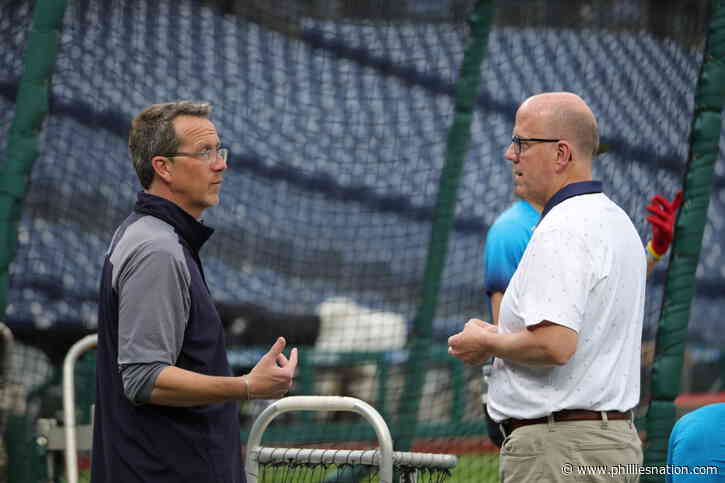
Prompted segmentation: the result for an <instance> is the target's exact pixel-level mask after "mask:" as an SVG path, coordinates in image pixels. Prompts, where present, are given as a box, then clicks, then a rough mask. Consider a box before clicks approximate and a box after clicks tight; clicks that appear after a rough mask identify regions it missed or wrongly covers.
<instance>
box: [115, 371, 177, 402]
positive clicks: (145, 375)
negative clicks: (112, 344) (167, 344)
mask: <svg viewBox="0 0 725 483" xmlns="http://www.w3.org/2000/svg"><path fill="white" fill-rule="evenodd" d="M165 367H169V366H168V364H164V363H163V362H152V363H150V364H127V365H125V366H121V367H120V369H121V379H123V392H124V393H125V394H126V397H127V398H128V400H129V401H131V403H133V404H134V405H136V406H140V405H141V404H146V403H148V402H149V401H150V400H151V391H152V390H153V388H154V384H155V383H156V378H157V377H158V375H159V373H160V372H161V371H162V370H163V369H164V368H165Z"/></svg>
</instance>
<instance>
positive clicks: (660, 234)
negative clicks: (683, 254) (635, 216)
mask: <svg viewBox="0 0 725 483" xmlns="http://www.w3.org/2000/svg"><path fill="white" fill-rule="evenodd" d="M682 194H683V193H682V191H681V190H680V191H678V192H677V195H675V199H674V200H672V202H670V201H669V200H668V199H667V198H665V197H664V196H662V195H654V196H653V197H652V200H651V201H650V203H649V204H648V205H647V211H649V212H650V213H651V215H650V216H648V217H647V221H649V222H650V224H651V225H652V245H651V246H652V250H654V252H655V253H656V254H657V256H658V257H661V256H663V255H664V254H665V253H667V250H668V249H669V248H670V243H672V237H673V235H674V231H675V219H676V218H677V210H678V209H679V208H680V205H681V204H682Z"/></svg>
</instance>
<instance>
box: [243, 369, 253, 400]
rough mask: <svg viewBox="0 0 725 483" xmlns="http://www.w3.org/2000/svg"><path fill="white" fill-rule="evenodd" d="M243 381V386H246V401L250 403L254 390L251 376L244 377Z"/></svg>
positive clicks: (244, 389)
mask: <svg viewBox="0 0 725 483" xmlns="http://www.w3.org/2000/svg"><path fill="white" fill-rule="evenodd" d="M241 379H242V385H243V386H244V388H243V389H242V391H243V394H244V400H245V401H250V400H251V399H252V388H251V387H250V384H249V374H247V375H244V376H242V377H241Z"/></svg>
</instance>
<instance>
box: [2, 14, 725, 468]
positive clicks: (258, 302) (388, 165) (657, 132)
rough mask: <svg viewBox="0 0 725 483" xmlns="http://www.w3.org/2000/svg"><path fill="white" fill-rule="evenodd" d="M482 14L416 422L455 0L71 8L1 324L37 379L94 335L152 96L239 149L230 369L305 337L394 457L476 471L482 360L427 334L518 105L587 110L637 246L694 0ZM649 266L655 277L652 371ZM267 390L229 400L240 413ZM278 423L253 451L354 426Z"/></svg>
mask: <svg viewBox="0 0 725 483" xmlns="http://www.w3.org/2000/svg"><path fill="white" fill-rule="evenodd" d="M494 3H495V7H496V8H495V16H494V19H493V20H492V22H493V25H492V30H491V34H490V36H489V39H488V47H487V54H486V57H485V59H484V64H483V73H482V76H481V79H480V80H481V87H480V93H479V96H478V98H477V102H476V104H475V111H474V116H473V125H472V134H473V136H472V140H471V144H470V146H469V149H468V153H467V156H466V162H465V165H464V173H463V177H462V179H461V184H460V187H459V190H458V195H457V203H456V210H455V220H454V223H453V229H452V231H451V233H450V245H449V248H448V253H447V258H446V265H445V270H444V274H443V279H442V281H441V285H440V291H439V298H438V308H437V312H436V314H435V318H434V321H433V326H432V337H433V342H432V344H431V345H432V347H431V353H430V361H428V362H427V363H426V364H425V365H423V366H421V367H422V368H423V369H424V370H425V376H424V378H423V381H422V389H421V395H420V405H419V408H418V409H417V411H418V413H417V415H416V417H414V418H413V419H414V420H415V421H416V422H417V424H416V425H415V428H401V427H399V426H397V424H398V423H399V422H400V421H401V419H403V418H404V417H405V415H403V414H401V412H400V408H401V402H404V401H405V400H406V398H407V397H408V394H406V393H405V391H404V389H405V381H406V380H407V378H408V374H409V373H408V372H407V371H408V370H410V369H411V367H413V366H412V365H409V364H407V363H408V362H410V361H409V355H410V354H409V352H408V351H407V348H408V347H410V344H411V342H412V341H413V340H414V339H415V338H416V336H417V334H418V329H419V327H416V322H415V317H416V313H417V311H418V309H419V307H420V305H421V302H422V301H421V290H422V286H423V283H424V280H423V275H424V270H425V265H426V256H427V255H428V253H427V252H428V243H429V240H430V231H431V226H432V223H433V221H434V220H433V207H434V205H435V203H436V200H437V195H438V185H439V178H440V173H441V169H442V167H443V165H444V163H445V157H446V143H447V136H448V130H449V127H450V125H451V121H452V116H453V110H454V94H455V88H456V83H457V82H458V80H459V79H458V75H459V69H460V67H461V63H462V60H463V54H464V50H465V48H466V46H467V45H468V42H469V41H470V30H469V27H468V24H467V22H468V20H469V19H470V17H471V12H472V11H473V8H474V2H473V1H465V0H448V1H416V2H379V1H373V0H370V1H341V0H319V1H315V2H310V1H303V0H299V1H294V0H276V1H264V2H263V1H259V0H254V1H245V2H241V1H239V2H236V1H233V0H228V1H216V2H199V1H191V0H178V1H177V0H174V1H171V0H158V1H155V2H136V1H120V0H115V1H111V0H103V1H101V0H99V1H90V0H85V1H81V0H70V1H69V2H68V7H67V10H66V13H65V19H64V22H63V29H62V34H61V44H60V48H59V52H58V57H57V62H56V67H55V72H54V75H53V80H52V84H51V86H50V88H51V98H50V100H51V109H50V116H49V117H48V119H47V122H46V123H45V126H44V128H43V132H42V142H41V147H40V156H39V158H38V159H37V160H36V162H35V165H34V168H33V171H32V176H31V179H30V190H29V193H28V196H27V198H26V200H25V205H24V212H23V216H22V219H21V221H20V226H19V230H18V251H17V256H16V258H15V261H14V263H13V265H12V267H11V274H12V279H11V285H10V289H9V296H8V300H9V305H8V307H7V311H6V314H5V320H6V322H7V324H8V325H9V326H10V327H11V328H12V329H13V331H14V332H15V333H16V334H17V336H18V339H19V340H20V341H21V342H22V343H23V344H27V345H32V346H36V347H40V348H42V350H43V351H44V352H45V354H46V355H47V356H48V357H49V362H48V363H49V364H51V365H52V366H54V367H59V365H60V361H61V358H62V355H63V354H64V353H65V351H66V350H67V349H68V347H69V346H70V344H71V342H73V341H75V340H76V339H78V338H80V336H81V335H83V334H85V333H87V332H90V331H93V330H94V329H95V328H96V325H97V318H96V317H97V316H96V308H97V306H96V292H97V287H98V281H99V276H100V267H101V263H102V260H103V256H104V252H105V250H106V248H107V246H108V243H109V241H110V237H111V235H112V233H113V231H114V229H115V227H116V226H117V225H118V224H119V223H120V222H121V221H122V220H123V218H125V216H126V215H127V214H128V213H129V211H130V210H131V208H132V206H133V202H134V199H135V196H136V193H137V192H138V191H139V190H140V185H139V183H138V181H137V179H136V177H135V173H134V171H133V169H132V167H131V163H130V161H129V158H128V154H127V149H126V143H127V134H128V128H129V123H130V120H131V118H132V117H133V116H134V115H135V114H136V113H138V112H139V111H140V110H141V109H143V108H144V107H146V106H147V105H149V104H151V103H156V102H163V101H169V100H174V99H194V100H205V101H209V102H211V103H212V104H213V105H214V113H213V118H212V119H213V121H214V122H215V124H216V126H217V128H218V130H219V132H220V135H221V137H222V142H223V143H224V144H226V145H228V146H229V147H230V148H231V152H232V154H231V159H230V162H229V168H228V170H227V172H226V174H225V182H224V188H223V192H222V199H221V204H220V206H219V207H216V208H213V209H211V210H209V211H207V212H206V214H205V222H206V223H207V224H209V225H211V226H213V227H215V228H216V233H215V235H214V236H213V237H212V239H211V240H210V242H209V243H208V244H207V246H206V247H205V248H204V251H203V253H202V257H203V259H204V264H205V270H206V274H207V278H208V281H209V285H210V288H211V291H212V293H213V295H214V297H215V298H216V299H217V301H218V306H219V310H220V313H221V315H222V317H223V319H224V321H225V324H226V326H227V334H228V343H229V346H230V352H229V354H230V359H231V361H232V362H233V364H234V366H235V370H237V371H240V372H241V371H244V370H247V369H248V368H249V367H251V366H252V365H253V364H254V362H256V360H257V358H258V357H259V356H260V355H261V354H262V353H263V352H264V351H265V350H266V349H267V347H268V346H269V344H271V343H272V342H273V341H274V339H275V338H276V337H277V336H279V335H284V336H285V337H287V339H288V341H289V342H290V343H291V344H294V345H297V346H301V347H303V350H302V352H301V353H302V357H303V361H302V362H303V364H302V365H301V368H300V374H299V377H298V381H297V384H296V387H295V393H297V394H345V395H351V396H356V397H359V398H361V399H364V400H366V401H368V402H370V403H371V404H372V405H373V406H375V407H376V408H377V409H378V410H379V411H380V412H381V414H383V416H384V417H385V419H386V421H387V422H388V424H389V425H390V426H391V429H392V430H393V433H394V434H395V435H398V434H401V433H402V432H403V431H406V430H411V431H413V430H414V434H413V439H412V445H411V446H412V447H411V448H410V449H411V450H413V451H438V452H443V453H453V454H458V455H459V456H460V461H459V464H458V466H457V468H456V470H454V473H453V475H452V479H451V481H488V479H490V480H491V481H494V480H495V478H496V471H497V470H496V455H495V453H493V452H492V450H493V448H492V447H491V446H490V444H488V443H487V440H486V438H485V425H484V424H483V420H482V413H481V404H480V395H481V381H480V370H479V369H478V368H465V367H463V366H462V365H460V364H459V363H458V362H457V361H455V360H453V359H452V358H450V357H449V356H448V355H447V354H446V338H447V337H448V336H449V335H451V334H452V333H455V332H457V331H458V330H459V329H460V328H461V326H462V325H463V323H464V322H465V321H466V320H467V319H468V318H470V317H474V316H476V317H483V318H487V317H488V307H487V299H486V296H485V293H484V291H483V288H482V287H483V282H484V281H483V275H482V272H483V270H482V261H481V259H482V246H483V243H484V242H485V237H486V232H487V230H488V228H489V226H490V225H491V224H492V223H493V221H494V220H495V218H496V217H497V216H498V214H500V213H501V212H502V211H503V210H505V209H506V208H507V207H508V206H509V205H510V204H511V203H512V201H513V195H512V190H511V179H510V176H511V174H510V166H509V165H508V163H507V162H506V161H505V160H504V159H503V151H504V149H505V148H506V146H507V144H508V143H509V140H510V136H511V129H512V126H513V116H514V113H515V110H516V107H517V106H518V104H519V103H520V102H521V101H523V100H524V99H525V98H526V97H528V96H530V95H532V94H534V93H538V92H542V91H552V90H570V91H574V92H576V93H578V94H580V95H581V96H582V97H583V98H584V99H585V100H586V101H587V102H588V103H589V104H590V106H591V107H592V109H593V111H594V112H595V114H596V115H597V116H598V119H599V125H600V130H601V135H602V143H603V145H604V147H605V148H606V151H607V152H606V153H604V154H602V155H600V157H599V158H598V160H597V161H596V173H595V174H596V177H598V178H600V179H602V180H603V181H604V183H605V191H606V192H607V194H608V195H609V196H610V197H612V198H613V199H614V200H615V201H616V202H618V203H619V204H620V205H621V206H622V207H623V208H624V209H625V210H626V211H627V212H628V213H629V214H630V216H631V217H632V219H633V220H634V221H635V224H636V226H637V228H638V230H639V232H640V234H641V236H642V238H643V240H646V239H648V238H649V227H648V225H647V223H646V221H645V216H646V212H645V208H644V207H645V205H646V203H647V201H648V200H649V198H651V197H652V195H654V194H655V193H661V194H663V195H665V196H667V197H672V196H673V195H674V193H675V192H676V191H677V190H678V189H680V188H681V184H682V174H683V171H684V167H685V161H686V158H687V154H688V136H689V132H690V124H691V122H692V116H693V96H694V90H695V86H696V80H697V76H698V72H699V68H700V64H701V62H702V55H703V45H704V34H705V25H706V22H707V18H706V8H705V3H706V2H704V1H695V2H687V6H683V5H681V4H680V2H664V3H663V2H654V1H645V0H642V1H624V0H621V1H618V0H609V1H597V2H579V1H565V0H559V1H547V2H543V1H526V2H522V1H515V2H503V1H497V2H494ZM31 14H32V12H31V9H30V7H29V6H28V2H5V3H4V5H3V7H2V16H0V40H1V41H2V45H3V49H2V50H0V60H1V61H2V65H3V66H4V67H5V66H9V68H7V69H6V68H3V69H2V70H0V107H4V109H0V156H1V155H3V154H4V153H5V149H6V142H7V135H8V126H9V123H10V121H11V119H12V116H11V113H12V112H13V106H14V103H15V92H16V89H17V85H18V82H19V79H20V75H21V71H22V62H23V60H22V55H23V51H24V48H25V36H26V35H27V31H28V28H29V25H30V16H31ZM483 21H486V20H485V19H484V20H483ZM722 159H723V156H722V155H721V156H720V160H719V162H718V166H717V168H716V179H715V181H714V191H713V197H712V201H711V205H710V213H709V215H708V220H709V221H708V226H707V229H706V232H705V239H704V245H703V256H702V259H701V265H700V268H699V269H698V296H697V298H696V299H695V302H694V305H693V310H692V318H691V324H690V326H691V339H692V340H693V341H694V342H697V343H699V344H700V345H701V346H702V347H704V348H705V349H707V350H708V351H710V352H707V354H709V357H710V358H711V359H712V357H714V356H713V352H712V351H715V352H714V353H715V354H720V352H719V351H720V349H721V348H722V347H724V346H725V339H724V338H723V334H725V331H722V330H721V329H720V327H719V325H718V321H719V317H717V314H719V312H720V311H722V307H723V303H725V298H723V294H722V290H721V287H722V285H723V282H725V272H723V269H722V267H723V266H725V261H723V256H724V255H723V253H722V250H721V248H720V245H721V240H722V239H723V234H724V230H725V224H724V223H723V218H724V216H725V182H724V181H723V180H725V172H724V169H725V168H723V163H722ZM665 268H666V264H665V263H660V264H659V265H658V267H657V269H656V270H655V272H654V274H653V277H652V278H651V282H650V286H649V287H648V295H649V296H648V299H647V317H646V322H645V324H646V327H645V334H644V335H645V342H644V346H643V349H644V351H643V353H644V355H645V356H644V357H645V359H646V360H647V358H648V357H649V356H650V355H651V354H652V342H653V338H654V334H655V325H656V321H657V318H658V317H659V309H660V305H661V296H662V285H663V281H664V275H665ZM717 357H719V355H718V356H717ZM711 359H709V360H711ZM43 374H44V375H45V373H43ZM47 376H48V377H47V379H48V380H52V378H51V377H50V375H47ZM646 376H647V372H646V371H645V383H644V384H643V387H644V388H646ZM24 377H28V376H27V374H25V376H24ZM57 381H58V379H57V378H56V379H55V382H56V383H57ZM711 383H714V380H713V381H711ZM33 387H36V385H35V382H34V381H33ZM48 394H51V393H50V392H48ZM53 394H55V395H57V394H58V391H57V389H56V390H55V393H53ZM89 397H90V396H89ZM646 400H647V394H646V392H645V393H643V401H646ZM89 403H90V401H83V402H82V404H83V405H85V406H87V405H88V404H89ZM264 404H265V403H264V402H263V401H262V402H255V403H254V404H251V403H250V404H247V405H245V407H244V408H243V412H244V417H246V418H248V419H249V420H251V418H252V417H254V416H255V415H256V414H258V412H259V411H260V409H261V408H263V407H264ZM51 406H52V405H51ZM402 407H406V406H402ZM38 414H39V413H38ZM54 415H55V414H54V413H52V412H49V413H48V414H45V416H54ZM33 417H37V414H36V413H35V412H34V413H33ZM286 424H287V426H286V427H285V428H284V429H283V430H279V431H274V430H272V431H271V432H270V435H269V439H270V442H273V443H275V444H277V443H279V444H282V445H285V444H286V445H299V444H313V443H315V442H319V441H330V440H332V441H334V442H337V443H338V444H340V445H343V444H348V443H349V442H350V441H353V442H359V441H369V440H371V439H372V437H373V435H372V434H371V433H370V431H367V430H366V429H365V428H363V427H361V426H360V425H358V424H356V423H354V422H353V421H350V420H348V419H347V418H346V417H345V416H340V415H332V416H329V415H325V416H309V415H303V416H290V417H289V418H288V420H287V421H286ZM28 441H32V438H29V439H28ZM28 444H30V443H28ZM16 481H22V480H20V479H18V480H16Z"/></svg>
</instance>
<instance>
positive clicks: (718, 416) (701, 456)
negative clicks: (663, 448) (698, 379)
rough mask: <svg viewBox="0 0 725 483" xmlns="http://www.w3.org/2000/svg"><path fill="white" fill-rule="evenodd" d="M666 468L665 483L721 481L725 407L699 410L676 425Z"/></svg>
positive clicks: (724, 472) (724, 471) (723, 476)
mask: <svg viewBox="0 0 725 483" xmlns="http://www.w3.org/2000/svg"><path fill="white" fill-rule="evenodd" d="M667 465H668V466H670V467H671V468H670V471H669V473H670V474H668V475H667V483H688V482H693V483H695V482H701V481H725V403H716V404H709V405H707V406H702V407H701V408H699V409H696V410H694V411H692V412H690V413H687V414H685V415H684V416H682V417H681V418H680V420H679V421H677V423H676V424H675V427H674V428H672V432H671V433H670V441H669V446H668V448H667ZM683 467H686V469H685V468H683ZM715 468H717V469H715ZM685 472H686V473H687V474H680V473H685Z"/></svg>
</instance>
